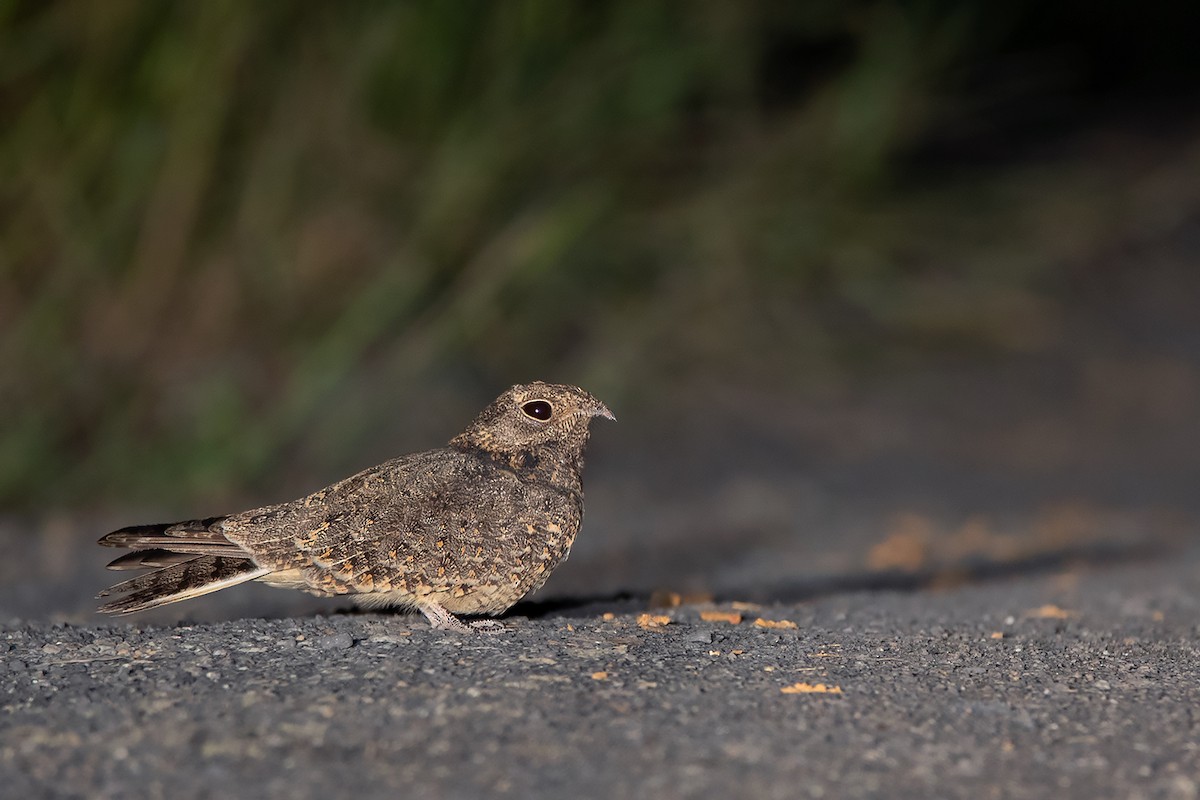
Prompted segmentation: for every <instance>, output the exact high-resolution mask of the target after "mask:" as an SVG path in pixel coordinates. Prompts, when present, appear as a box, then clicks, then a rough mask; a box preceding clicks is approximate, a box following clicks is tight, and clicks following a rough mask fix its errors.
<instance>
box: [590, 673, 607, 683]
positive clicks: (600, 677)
mask: <svg viewBox="0 0 1200 800" xmlns="http://www.w3.org/2000/svg"><path fill="white" fill-rule="evenodd" d="M607 679H608V673H607V672H604V671H600V672H593V673H592V680H594V681H603V680H607Z"/></svg>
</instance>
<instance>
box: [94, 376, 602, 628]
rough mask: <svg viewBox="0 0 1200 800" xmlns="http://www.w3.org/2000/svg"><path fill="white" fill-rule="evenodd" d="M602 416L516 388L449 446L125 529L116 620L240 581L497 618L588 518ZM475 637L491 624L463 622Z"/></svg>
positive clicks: (589, 407)
mask: <svg viewBox="0 0 1200 800" xmlns="http://www.w3.org/2000/svg"><path fill="white" fill-rule="evenodd" d="M595 416H603V417H607V418H608V419H613V415H612V413H611V412H610V411H609V410H608V408H607V407H606V406H605V405H604V404H603V403H601V402H600V401H599V400H597V399H596V398H594V397H592V396H591V395H590V394H588V393H587V392H585V391H583V390H582V389H579V388H576V387H574V386H563V385H557V384H549V383H541V382H537V383H530V384H526V385H518V386H514V387H512V388H511V389H509V390H508V391H507V392H505V393H504V394H502V395H500V397H498V398H497V399H496V400H495V401H494V402H493V403H492V404H491V405H489V406H488V407H487V408H486V409H484V410H483V412H482V413H480V415H479V416H478V417H477V418H476V419H475V421H474V422H472V423H471V425H470V426H469V427H468V428H467V429H466V430H465V431H463V432H462V433H461V434H459V435H458V436H456V437H455V438H454V439H452V440H451V441H450V445H449V446H448V447H444V448H440V449H437V450H428V451H426V452H422V453H413V454H411V455H406V456H401V457H400V458H395V459H392V460H391V461H388V462H385V463H383V464H380V465H379V466H377V467H372V468H371V469H368V470H364V471H363V472H360V473H358V474H357V475H354V476H351V477H349V478H346V479H345V480H343V481H340V482H338V483H335V484H334V485H332V486H329V487H327V488H325V489H321V490H320V491H317V492H313V493H312V494H310V495H308V496H307V497H304V498H301V499H299V500H296V501H293V502H290V503H281V504H279V505H272V506H265V507H263V508H256V509H253V510H251V511H244V512H242V513H240V514H230V515H229V516H223V517H210V518H208V519H203V520H192V521H189V522H179V523H174V524H165V525H144V526H136V527H131V528H122V529H121V530H119V531H114V532H113V533H110V534H108V535H107V536H105V537H103V538H102V539H101V540H100V544H102V545H105V546H109V547H126V548H129V549H131V550H132V551H133V552H131V553H127V554H126V555H124V556H121V557H120V558H118V559H116V560H115V561H113V562H112V563H111V564H109V568H110V569H141V568H151V569H153V570H154V571H152V572H148V573H144V574H142V575H139V576H137V577H135V578H133V579H132V580H128V581H125V582H124V583H120V584H118V585H116V586H114V587H112V588H111V589H109V590H108V591H106V592H104V594H105V595H107V594H110V593H123V594H124V595H125V596H124V597H122V598H120V599H118V600H114V601H112V602H110V603H108V604H106V605H104V606H102V607H101V608H100V610H101V611H103V612H107V613H118V614H125V613H131V612H134V611H142V610H144V609H148V608H154V607H156V606H160V605H165V604H167V603H174V602H177V601H179V600H186V599H188V598H191V597H198V596H200V595H203V594H208V593H209V592H212V591H216V590H217V589H222V588H224V587H226V586H232V585H235V584H238V583H242V582H245V581H249V580H259V581H263V582H264V583H267V584H269V585H271V586H279V587H284V588H293V589H301V590H304V591H307V592H310V593H312V594H316V595H326V596H328V595H352V596H353V599H354V600H355V601H356V602H358V603H359V604H361V605H367V606H385V605H386V606H400V607H408V608H416V609H419V610H420V611H421V612H423V613H424V614H425V616H426V617H428V618H429V620H430V622H431V623H432V624H433V626H434V627H437V628H449V629H453V630H465V629H466V626H464V625H463V623H461V622H460V621H459V620H458V619H457V618H455V617H454V616H453V615H454V614H487V615H494V614H499V613H501V612H503V611H504V610H506V609H507V608H509V607H510V606H512V605H513V604H514V603H516V602H517V601H518V600H520V599H521V598H522V597H524V596H525V595H526V594H528V593H529V592H532V591H533V590H535V589H537V588H538V587H540V586H541V585H542V584H543V583H545V582H546V579H547V578H548V577H549V576H550V573H551V571H552V570H553V569H554V568H555V567H556V566H558V564H559V563H561V562H562V561H563V559H565V558H566V557H567V554H568V553H569V552H570V549H571V545H572V543H573V542H574V541H575V534H576V533H578V531H579V525H580V523H581V521H582V519H583V484H582V481H581V478H580V473H581V471H582V469H583V452H584V448H585V446H586V445H587V440H588V424H589V423H590V422H591V420H592V418H593V417H595ZM472 625H473V626H475V627H478V628H485V627H492V628H494V627H496V626H497V623H494V622H492V623H487V622H476V623H472Z"/></svg>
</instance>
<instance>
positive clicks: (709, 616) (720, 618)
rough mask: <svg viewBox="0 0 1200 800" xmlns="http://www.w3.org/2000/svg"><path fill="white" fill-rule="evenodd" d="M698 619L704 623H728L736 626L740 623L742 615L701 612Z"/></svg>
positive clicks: (734, 612) (736, 613) (724, 612)
mask: <svg viewBox="0 0 1200 800" xmlns="http://www.w3.org/2000/svg"><path fill="white" fill-rule="evenodd" d="M700 619H702V620H704V621H705V622H728V623H729V624H730V625H737V624H739V623H741V621H742V615H741V614H739V613H738V612H736V611H701V612H700Z"/></svg>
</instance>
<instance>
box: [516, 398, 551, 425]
mask: <svg viewBox="0 0 1200 800" xmlns="http://www.w3.org/2000/svg"><path fill="white" fill-rule="evenodd" d="M521 410H522V411H524V412H525V416H527V417H533V418H534V419H536V420H538V421H539V422H545V421H546V420H548V419H550V415H551V414H553V413H554V407H553V406H551V405H550V404H549V403H547V402H546V401H545V400H530V401H529V402H528V403H525V404H524V405H522V406H521Z"/></svg>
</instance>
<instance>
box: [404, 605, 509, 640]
mask: <svg viewBox="0 0 1200 800" xmlns="http://www.w3.org/2000/svg"><path fill="white" fill-rule="evenodd" d="M417 608H418V609H420V611H421V613H422V614H424V615H425V617H426V619H428V620H429V624H430V626H432V627H433V629H434V630H440V631H454V632H455V633H500V632H501V631H503V630H504V625H503V624H502V623H499V622H496V621H495V620H492V619H481V620H477V621H475V622H471V623H469V624H468V623H464V622H463V621H462V620H460V619H459V618H458V617H456V616H454V615H453V614H451V613H450V612H449V611H447V610H446V609H444V608H442V607H441V606H439V605H438V604H437V603H424V604H422V605H419V606H417Z"/></svg>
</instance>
